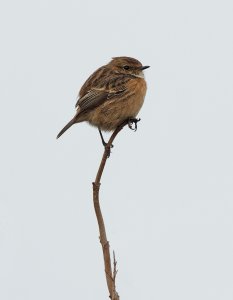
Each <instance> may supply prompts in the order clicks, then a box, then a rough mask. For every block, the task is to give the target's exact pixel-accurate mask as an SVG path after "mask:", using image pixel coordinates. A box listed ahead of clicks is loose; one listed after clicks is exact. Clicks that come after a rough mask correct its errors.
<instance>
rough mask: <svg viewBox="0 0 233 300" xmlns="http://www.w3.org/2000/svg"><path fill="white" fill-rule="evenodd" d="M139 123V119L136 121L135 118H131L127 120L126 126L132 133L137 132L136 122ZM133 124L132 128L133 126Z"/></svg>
mask: <svg viewBox="0 0 233 300" xmlns="http://www.w3.org/2000/svg"><path fill="white" fill-rule="evenodd" d="M139 121H141V119H137V118H132V119H129V120H128V126H129V128H130V129H131V130H133V131H137V129H138V122H139ZM133 124H134V126H133Z"/></svg>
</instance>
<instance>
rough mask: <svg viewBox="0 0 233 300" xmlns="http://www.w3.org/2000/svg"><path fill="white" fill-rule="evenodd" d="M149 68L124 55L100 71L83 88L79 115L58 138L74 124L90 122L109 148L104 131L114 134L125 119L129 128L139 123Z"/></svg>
mask: <svg viewBox="0 0 233 300" xmlns="http://www.w3.org/2000/svg"><path fill="white" fill-rule="evenodd" d="M147 68H149V66H143V65H142V64H141V63H140V62H139V61H138V60H137V59H134V58H131V57H125V56H122V57H114V58H113V59H112V60H111V61H110V62H109V63H108V64H107V65H104V66H102V67H100V68H99V69H97V70H96V71H95V72H94V73H93V74H92V75H91V76H90V77H89V78H88V79H87V80H86V82H85V83H84V85H83V86H82V87H81V90H80V92H79V97H78V100H77V103H76V105H75V108H76V114H75V116H74V117H73V119H72V120H71V121H70V122H69V123H68V124H67V125H66V126H65V127H64V128H63V129H62V130H61V131H60V132H59V134H58V135H57V138H59V137H60V136H61V135H62V134H63V133H64V132H65V131H66V130H67V129H68V128H70V127H71V126H72V125H73V124H75V123H80V122H83V121H87V122H89V123H90V124H91V125H93V126H96V127H98V129H99V132H100V136H101V139H102V143H103V145H106V143H105V141H104V139H103V136H102V132H101V130H104V131H112V130H114V129H116V128H117V127H118V126H119V125H120V124H121V123H122V122H123V121H125V120H129V122H130V123H129V125H130V124H132V122H136V119H135V117H136V116H137V114H138V112H139V110H140V108H141V107H142V104H143V102H144V97H145V94H146V89H147V87H146V81H145V79H144V74H143V70H145V69H147ZM135 127H136V123H135Z"/></svg>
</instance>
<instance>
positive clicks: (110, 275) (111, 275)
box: [92, 120, 128, 300]
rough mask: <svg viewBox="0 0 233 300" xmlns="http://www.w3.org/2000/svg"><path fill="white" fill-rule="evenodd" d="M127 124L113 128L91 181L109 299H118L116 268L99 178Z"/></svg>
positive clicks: (126, 122)
mask: <svg viewBox="0 0 233 300" xmlns="http://www.w3.org/2000/svg"><path fill="white" fill-rule="evenodd" d="M127 124H128V120H126V121H125V122H123V123H122V124H121V125H120V126H119V127H117V128H116V129H115V131H114V132H113V134H112V135H111V137H110V139H109V141H108V143H107V145H106V146H105V150H104V153H103V157H102V160H101V162H100V166H99V169H98V172H97V175H96V178H95V182H93V183H92V184H93V202H94V208H95V214H96V218H97V222H98V227H99V234H100V243H101V246H102V251H103V257H104V268H105V276H106V282H107V286H108V291H109V294H110V295H109V297H110V298H111V300H119V299H120V297H119V295H118V293H117V291H116V282H115V281H116V275H117V270H116V265H117V262H116V258H115V253H114V252H113V271H112V266H111V257H110V251H109V242H108V240H107V234H106V230H105V225H104V219H103V215H102V212H101V208H100V203H99V189H100V180H101V177H102V174H103V170H104V167H105V164H106V161H107V158H108V157H109V155H110V149H111V146H112V143H113V141H114V139H115V138H116V136H117V134H118V133H119V132H120V131H121V130H122V129H123V128H124V126H125V125H127Z"/></svg>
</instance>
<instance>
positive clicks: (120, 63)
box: [108, 56, 149, 78]
mask: <svg viewBox="0 0 233 300" xmlns="http://www.w3.org/2000/svg"><path fill="white" fill-rule="evenodd" d="M108 66H109V67H111V68H112V69H114V71H115V72H117V73H120V74H129V75H133V76H135V77H141V78H144V74H143V70H145V69H147V68H149V66H143V65H142V64H141V63H140V61H138V60H137V59H135V58H132V57H127V56H121V57H113V58H112V60H111V61H110V63H109V64H108Z"/></svg>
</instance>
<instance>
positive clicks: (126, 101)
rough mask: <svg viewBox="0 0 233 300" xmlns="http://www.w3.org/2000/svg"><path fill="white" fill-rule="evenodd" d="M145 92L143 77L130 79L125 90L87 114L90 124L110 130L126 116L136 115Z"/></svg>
mask: <svg viewBox="0 0 233 300" xmlns="http://www.w3.org/2000/svg"><path fill="white" fill-rule="evenodd" d="M145 94H146V82H145V80H144V79H143V78H135V79H133V80H130V81H129V82H128V83H127V85H126V89H125V91H124V92H123V93H122V94H121V95H119V96H115V97H113V98H112V99H109V100H106V101H105V102H104V103H103V104H101V105H100V106H98V107H96V108H95V109H94V110H92V111H91V112H90V114H89V120H88V121H89V122H90V124H92V125H94V126H97V127H99V128H101V129H102V130H106V131H111V130H114V129H115V128H116V127H117V126H118V125H120V124H121V123H122V122H123V121H124V120H126V119H128V118H134V117H136V116H137V114H138V112H139V110H140V109H141V107H142V105H143V102H144V98H145Z"/></svg>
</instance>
